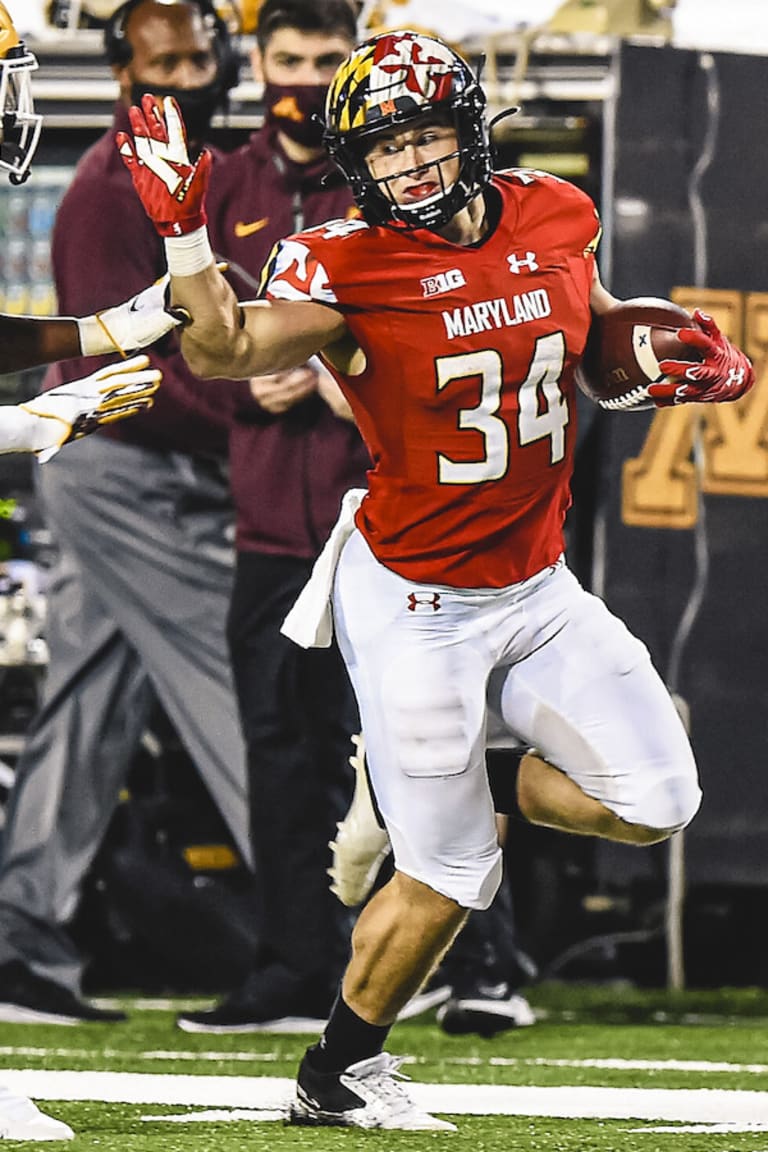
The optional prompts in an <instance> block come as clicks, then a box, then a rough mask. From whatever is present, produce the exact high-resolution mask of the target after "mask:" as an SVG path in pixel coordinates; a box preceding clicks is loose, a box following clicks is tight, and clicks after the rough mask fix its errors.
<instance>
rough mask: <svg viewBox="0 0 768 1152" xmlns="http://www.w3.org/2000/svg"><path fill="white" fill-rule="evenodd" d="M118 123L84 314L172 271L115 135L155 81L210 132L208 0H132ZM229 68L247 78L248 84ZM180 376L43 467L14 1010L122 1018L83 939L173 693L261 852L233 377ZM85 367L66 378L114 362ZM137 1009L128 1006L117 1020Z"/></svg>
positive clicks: (177, 368)
mask: <svg viewBox="0 0 768 1152" xmlns="http://www.w3.org/2000/svg"><path fill="white" fill-rule="evenodd" d="M105 42H106V48H107V55H108V58H109V60H110V63H111V64H112V66H113V71H114V73H115V76H116V78H117V80H118V82H119V85H120V102H119V103H118V105H117V107H116V111H115V117H114V122H113V125H112V127H111V128H109V129H108V130H107V132H106V133H105V134H104V136H102V137H101V139H100V140H99V141H97V143H96V144H94V145H93V147H92V148H91V149H90V150H89V151H88V152H87V153H86V154H85V155H84V156H83V157H82V159H81V161H80V163H79V165H78V167H77V171H76V173H75V175H74V179H73V180H72V183H71V184H70V186H69V188H68V189H67V192H66V194H65V196H64V199H63V201H62V204H61V208H60V210H59V213H58V216H57V219H56V224H55V229H54V237H53V266H54V274H55V279H56V287H57V292H58V296H59V306H60V308H61V309H62V310H63V311H65V312H70V311H71V314H72V315H84V314H87V313H89V312H92V311H94V310H95V309H97V308H103V307H105V306H108V305H110V304H113V303H116V302H118V301H121V300H123V299H124V298H125V297H126V296H128V295H130V293H131V292H133V291H135V290H136V289H138V288H143V287H144V286H145V285H146V284H147V283H151V282H152V280H153V279H155V278H156V277H158V276H159V275H161V274H162V272H163V271H164V265H165V261H164V254H163V247H162V243H161V241H160V240H159V239H158V237H157V235H156V234H155V231H154V228H153V227H152V225H151V223H150V222H149V221H148V220H147V218H146V215H145V214H144V211H143V209H142V207H141V205H140V204H139V203H138V201H137V199H136V197H135V195H134V192H133V188H132V184H131V178H130V176H129V175H128V173H127V172H126V171H125V168H124V166H123V164H122V161H121V159H120V156H119V154H118V152H117V149H116V147H115V131H116V130H118V129H120V128H125V127H127V126H128V111H127V109H128V106H130V104H131V103H132V102H133V101H134V100H135V99H137V98H138V95H139V94H140V93H143V92H145V91H153V92H156V93H172V94H173V95H174V96H176V98H177V99H178V100H179V102H180V104H181V106H182V107H183V108H184V109H185V115H186V117H187V119H188V121H189V124H190V137H191V139H192V140H196V141H197V142H198V143H199V144H202V142H203V139H204V135H203V133H204V132H205V131H207V126H208V124H209V123H210V120H211V117H212V115H213V112H214V109H215V108H216V106H217V105H218V104H219V103H221V101H222V99H223V96H224V94H225V92H224V89H225V87H226V84H225V83H224V82H223V79H222V51H221V47H222V46H221V32H220V29H219V25H218V24H217V23H216V17H215V12H214V10H213V7H212V4H211V3H210V2H209V0H163V2H158V0H128V3H126V4H123V5H122V6H121V7H120V8H119V9H118V10H117V12H116V13H115V15H114V16H113V18H112V20H111V21H110V24H109V26H108V28H107V30H106V35H105ZM230 79H231V77H230ZM150 358H151V360H152V364H153V366H155V367H159V368H161V369H162V372H163V377H164V383H163V388H162V389H161V390H160V391H159V392H158V394H157V396H156V398H155V405H154V407H153V409H152V411H151V412H150V413H146V414H145V413H141V414H140V415H138V416H135V417H134V418H133V419H134V427H133V428H132V429H130V430H126V429H125V428H124V427H123V425H122V424H121V425H116V426H114V428H113V429H112V430H111V431H110V430H108V429H104V430H103V432H102V433H101V434H100V436H98V437H96V436H91V437H88V438H86V439H85V440H84V441H83V442H82V444H80V445H79V446H78V451H76V452H69V453H68V452H62V453H60V454H59V455H58V456H56V457H55V458H54V459H53V460H51V461H50V462H49V463H48V464H46V466H45V468H43V469H40V474H39V477H38V485H39V492H40V496H41V500H42V509H43V512H44V515H45V519H46V523H47V526H48V527H49V528H50V530H51V532H52V534H53V536H54V539H55V540H56V542H57V544H58V546H59V559H58V561H57V564H56V566H55V568H54V570H53V572H52V574H51V579H50V584H49V590H48V595H49V601H48V604H49V612H48V625H47V640H48V644H49V647H50V664H49V668H48V672H47V677H46V684H45V692H44V699H43V705H42V708H41V710H40V712H39V713H38V715H37V717H36V718H35V720H34V721H33V723H32V726H31V729H30V731H29V733H28V738H27V741H26V745H25V749H24V752H23V754H22V756H21V757H20V760H19V763H18V765H17V779H16V784H15V786H14V788H13V790H12V792H11V795H10V799H9V805H8V813H7V823H6V826H5V828H4V830H3V860H2V869H0V1019H2V1020H19V1019H23V1020H28V1021H33V1022H34V1021H35V1020H46V1021H54V1022H62V1023H70V1022H71V1021H72V1020H98V1019H105V1018H113V1017H114V1015H115V1014H114V1013H112V1012H108V1011H106V1010H104V1009H99V1008H96V1007H94V1006H93V1005H91V1004H90V1003H87V1002H85V1001H83V1000H82V999H81V998H80V979H81V970H82V960H81V957H80V956H79V954H78V953H77V950H76V949H75V947H74V945H73V942H72V940H71V939H70V937H69V935H68V933H67V932H66V923H67V920H68V919H69V917H70V916H71V915H72V913H73V912H74V910H75V907H76V903H77V898H78V896H79V891H80V886H81V884H82V881H83V879H84V877H85V875H86V873H87V870H88V868H89V866H90V863H91V861H92V859H93V857H94V855H95V853H96V851H97V849H98V847H99V844H100V841H101V839H102V837H103V834H104V832H105V830H106V828H107V825H108V824H109V821H110V819H111V817H112V814H113V812H114V810H115V806H116V804H117V801H118V796H119V793H120V790H121V788H122V787H123V785H124V782H125V776H126V772H127V770H128V766H129V764H130V762H131V759H132V757H133V755H134V753H135V751H136V750H137V748H138V745H139V742H140V740H141V736H142V733H143V731H144V728H145V725H146V723H147V720H148V717H149V715H150V710H151V709H152V708H153V706H154V704H155V701H156V700H157V699H159V700H160V701H161V703H162V705H163V707H164V709H165V711H166V713H167V714H168V716H169V717H170V719H171V721H172V723H173V724H174V726H175V728H176V730H177V732H178V735H179V737H180V739H181V740H182V742H183V743H184V745H185V747H186V749H187V751H188V753H189V754H190V756H191V758H192V760H193V761H194V763H195V765H196V767H197V769H198V771H199V772H200V775H201V777H202V778H203V780H204V781H205V784H206V785H207V787H208V789H209V791H210V793H211V795H212V797H213V799H214V801H215V803H216V804H217V806H218V808H219V810H220V811H221V813H222V816H223V817H224V819H225V821H226V822H227V824H228V825H229V828H230V830H231V833H232V836H233V838H234V841H235V843H236V844H237V846H238V848H239V850H240V853H241V855H242V857H243V858H244V859H246V860H250V846H249V831H248V798H247V776H246V768H245V750H244V746H243V741H242V735H241V732H240V724H239V717H238V709H237V703H236V700H235V695H234V689H233V684H232V675H231V668H230V663H229V655H228V651H227V645H226V634H225V628H226V614H227V609H228V604H229V597H230V589H231V585H232V573H233V567H234V554H233V546H232V531H233V527H234V525H233V521H234V515H233V509H232V501H231V497H230V494H229V483H228V475H227V467H226V463H227V461H226V454H227V435H228V415H227V411H226V409H225V407H224V400H225V399H226V397H227V396H228V395H229V391H228V390H227V391H226V392H225V393H224V395H223V396H222V394H221V388H220V387H218V386H217V384H216V382H208V383H203V382H202V381H200V380H197V379H196V378H195V377H194V376H192V375H191V373H190V372H189V371H188V369H187V368H186V366H185V365H184V362H183V360H182V357H181V354H180V352H179V348H178V343H177V341H176V339H175V338H174V337H168V338H166V339H165V341H164V342H163V343H161V344H159V345H156V346H155V347H154V348H153V349H152V351H151V354H150ZM99 364H100V361H98V360H93V359H91V360H89V361H87V367H86V366H85V364H84V362H83V361H82V360H77V359H75V360H70V361H69V362H68V363H67V364H66V365H65V366H63V365H62V366H57V367H56V368H54V369H52V370H51V371H50V372H49V375H48V378H47V380H46V385H47V386H48V387H51V386H53V385H54V384H58V383H61V381H62V380H71V379H74V378H76V377H78V376H82V375H84V374H85V372H86V371H87V372H91V371H93V370H94V369H95V368H98V367H99ZM118 1015H119V1014H118Z"/></svg>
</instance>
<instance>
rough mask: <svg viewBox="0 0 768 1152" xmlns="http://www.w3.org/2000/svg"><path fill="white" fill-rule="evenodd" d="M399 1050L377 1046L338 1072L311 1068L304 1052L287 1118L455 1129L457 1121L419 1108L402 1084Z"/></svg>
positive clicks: (408, 1128) (401, 1128) (334, 1124)
mask: <svg viewBox="0 0 768 1152" xmlns="http://www.w3.org/2000/svg"><path fill="white" fill-rule="evenodd" d="M402 1061H403V1057H402V1056H399V1057H398V1056H390V1055H389V1053H388V1052H381V1053H379V1055H378V1056H371V1057H370V1058H369V1059H368V1060H359V1061H358V1062H357V1063H356V1064H351V1065H350V1066H349V1068H346V1069H345V1070H344V1071H343V1072H338V1073H322V1072H316V1071H315V1070H314V1069H313V1068H312V1067H311V1065H310V1062H309V1059H308V1058H307V1057H306V1056H305V1057H304V1059H303V1060H302V1062H301V1067H300V1068H299V1079H298V1083H297V1085H296V1099H295V1100H294V1101H293V1103H292V1104H291V1109H290V1116H289V1122H290V1123H291V1124H304V1125H310V1126H312V1127H322V1128H326V1127H327V1128H333V1127H338V1128H389V1129H394V1130H399V1131H402V1132H455V1131H456V1125H455V1124H451V1123H450V1121H448V1120H439V1119H438V1118H437V1116H431V1115H430V1113H429V1112H424V1111H423V1110H422V1109H421V1108H418V1107H417V1106H416V1105H415V1104H414V1102H413V1101H412V1100H411V1098H410V1096H409V1095H408V1093H407V1092H406V1091H405V1089H404V1088H403V1086H402V1084H401V1083H400V1080H407V1079H408V1077H407V1076H404V1075H403V1073H402V1072H400V1071H399V1068H400V1065H401V1063H402Z"/></svg>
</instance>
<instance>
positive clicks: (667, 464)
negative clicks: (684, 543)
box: [621, 288, 768, 528]
mask: <svg viewBox="0 0 768 1152" xmlns="http://www.w3.org/2000/svg"><path fill="white" fill-rule="evenodd" d="M671 295H672V299H673V300H674V301H675V302H676V303H677V304H682V306H683V307H684V308H687V309H689V311H692V310H693V309H694V308H696V307H699V308H702V309H703V310H704V311H705V312H709V313H710V314H711V315H712V316H714V318H715V320H716V321H717V323H718V325H719V326H720V328H721V330H722V331H723V332H724V333H725V335H726V336H727V337H728V338H729V339H730V340H733V341H734V343H736V344H738V345H739V347H740V348H743V349H744V351H745V352H746V353H747V355H748V356H749V357H750V358H751V360H752V362H753V363H754V365H755V372H756V375H757V382H756V384H755V386H754V388H753V389H752V390H751V392H750V393H749V394H748V395H747V396H745V397H744V399H743V400H737V401H735V402H734V403H731V404H683V405H681V406H680V407H679V408H663V409H660V410H659V411H658V412H657V413H656V414H655V415H654V418H653V422H652V424H651V426H650V430H649V432H648V436H647V437H646V440H645V443H644V444H643V447H642V450H641V452H640V455H639V456H635V457H633V458H631V459H629V460H626V461H625V462H624V467H623V469H622V486H621V515H622V520H623V521H624V523H625V524H631V525H634V526H637V527H643V528H692V527H693V525H694V524H695V523H696V520H697V518H698V514H699V492H700V491H701V492H706V493H709V494H712V495H715V494H717V495H720V496H768V292H749V293H744V292H732V291H721V290H715V289H708V290H707V289H704V290H701V289H696V288H675V289H674V291H673V292H672V294H671ZM698 429H700V431H701V443H702V447H703V456H704V460H703V468H701V469H700V468H699V467H698V466H697V465H696V463H694V460H693V442H694V435H695V433H696V431H697V430H698Z"/></svg>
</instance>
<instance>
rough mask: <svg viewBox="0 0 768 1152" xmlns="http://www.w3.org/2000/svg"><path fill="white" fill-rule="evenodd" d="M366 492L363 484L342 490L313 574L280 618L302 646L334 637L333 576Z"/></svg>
mask: <svg viewBox="0 0 768 1152" xmlns="http://www.w3.org/2000/svg"><path fill="white" fill-rule="evenodd" d="M365 494H366V489H365V488H350V490H349V491H348V492H345V493H344V498H343V499H342V501H341V511H340V512H339V518H338V520H337V521H336V523H335V524H334V526H333V528H332V529H331V534H330V536H329V537H328V539H327V540H326V542H325V546H324V548H323V550H322V552H321V553H320V555H319V556H318V558H317V560H316V561H315V563H314V566H313V568H312V575H311V576H310V578H309V580H308V581H307V583H306V584H305V585H304V587H303V588H302V590H301V592H300V593H299V595H298V598H297V600H296V603H295V604H294V606H293V608H291V610H290V612H289V613H288V615H287V616H286V618H285V620H284V621H283V626H282V628H281V629H280V631H281V632H282V633H283V635H284V636H287V637H288V639H289V640H293V642H294V643H295V644H298V645H299V646H300V647H301V648H328V647H329V646H330V643H331V640H332V639H333V611H332V608H331V599H332V596H333V577H334V574H335V572H336V565H337V564H338V562H339V556H340V555H341V550H342V548H343V547H344V545H345V544H346V542H347V540H348V539H349V537H350V535H351V533H352V530H353V529H354V527H355V513H356V512H357V510H358V508H359V507H360V504H361V503H362V500H363V497H364V496H365Z"/></svg>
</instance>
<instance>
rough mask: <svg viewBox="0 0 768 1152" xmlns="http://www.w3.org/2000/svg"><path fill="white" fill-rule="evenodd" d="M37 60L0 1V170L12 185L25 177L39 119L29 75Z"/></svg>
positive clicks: (36, 137)
mask: <svg viewBox="0 0 768 1152" xmlns="http://www.w3.org/2000/svg"><path fill="white" fill-rule="evenodd" d="M36 68H37V60H36V59H35V57H34V56H33V55H32V53H31V52H29V51H28V50H27V48H26V47H25V45H24V42H23V40H20V39H19V36H18V33H17V32H16V29H15V28H14V26H13V21H12V20H11V17H10V15H9V13H8V10H7V8H6V7H5V5H4V4H3V3H2V2H0V116H1V117H2V120H1V121H0V127H1V128H2V133H1V136H0V170H2V171H5V172H7V173H8V177H9V179H10V181H11V183H12V184H22V183H23V182H24V181H25V180H26V178H27V177H28V176H29V166H30V164H31V163H32V157H33V156H34V154H35V149H36V148H37V143H38V140H39V139H40V129H41V127H42V123H43V118H42V116H39V115H37V114H36V113H35V109H34V104H33V101H32V88H31V85H30V76H31V74H32V73H33V72H34V71H35V69H36Z"/></svg>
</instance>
